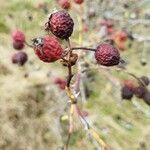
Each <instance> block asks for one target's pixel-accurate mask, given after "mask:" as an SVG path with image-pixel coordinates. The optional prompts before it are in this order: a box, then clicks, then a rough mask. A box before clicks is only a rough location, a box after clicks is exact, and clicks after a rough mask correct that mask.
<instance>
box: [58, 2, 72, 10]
mask: <svg viewBox="0 0 150 150" xmlns="http://www.w3.org/2000/svg"><path fill="white" fill-rule="evenodd" d="M58 3H59V5H60V6H61V7H62V8H63V9H69V8H70V6H71V4H70V2H69V0H59V1H58Z"/></svg>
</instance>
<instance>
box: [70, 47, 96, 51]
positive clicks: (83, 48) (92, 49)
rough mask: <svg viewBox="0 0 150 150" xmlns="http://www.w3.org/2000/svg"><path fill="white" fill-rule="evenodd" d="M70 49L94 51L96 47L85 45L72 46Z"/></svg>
mask: <svg viewBox="0 0 150 150" xmlns="http://www.w3.org/2000/svg"><path fill="white" fill-rule="evenodd" d="M71 50H87V51H93V52H95V50H96V49H94V48H87V47H72V48H71Z"/></svg>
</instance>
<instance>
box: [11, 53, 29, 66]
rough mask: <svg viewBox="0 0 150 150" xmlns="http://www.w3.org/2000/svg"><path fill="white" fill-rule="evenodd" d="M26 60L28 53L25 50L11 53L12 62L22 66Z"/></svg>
mask: <svg viewBox="0 0 150 150" xmlns="http://www.w3.org/2000/svg"><path fill="white" fill-rule="evenodd" d="M27 60H28V55H27V54H26V53H25V52H22V51H21V52H17V53H14V54H13V55H12V63H13V64H18V65H20V66H23V65H24V64H25V63H26V62H27Z"/></svg>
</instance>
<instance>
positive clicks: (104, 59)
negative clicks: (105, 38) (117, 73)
mask: <svg viewBox="0 0 150 150" xmlns="http://www.w3.org/2000/svg"><path fill="white" fill-rule="evenodd" d="M95 59H96V60H97V62H98V64H101V65H103V66H115V65H118V64H119V62H120V54H119V51H118V49H117V48H115V47H113V46H112V45H110V44H107V43H103V44H100V45H99V46H98V47H97V49H96V51H95Z"/></svg>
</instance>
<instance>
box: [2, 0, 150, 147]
mask: <svg viewBox="0 0 150 150" xmlns="http://www.w3.org/2000/svg"><path fill="white" fill-rule="evenodd" d="M70 3H71V6H70V7H68V8H67V11H68V12H69V13H70V15H71V16H72V17H73V20H74V23H75V27H74V32H73V35H72V37H71V43H72V45H74V46H84V47H92V48H95V47H96V46H97V45H98V44H99V43H100V42H102V41H105V40H108V41H111V42H115V46H117V47H118V48H119V49H120V53H121V57H122V59H123V60H125V64H124V65H125V66H126V68H127V70H128V71H129V72H131V73H133V74H135V75H136V76H137V77H141V76H143V75H145V76H147V77H150V67H149V66H150V64H149V60H150V51H149V50H150V42H149V41H150V1H149V0H142V1H140V0H111V1H110V0H93V1H92V0H85V1H84V2H83V4H82V5H78V4H76V3H75V2H74V1H73V0H72V1H71V2H70ZM62 7H63V8H64V6H62V5H61V4H60V3H59V2H58V1H57V0H43V1H42V0H7V1H6V0H0V150H35V149H36V150H43V149H44V150H57V149H58V150H59V149H61V146H63V144H64V142H65V141H66V138H67V128H68V105H67V101H68V98H67V96H66V93H65V90H64V85H60V84H57V83H56V80H57V81H58V79H61V81H62V82H61V83H62V84H63V83H64V82H63V81H64V79H65V78H66V76H67V71H66V68H65V67H63V66H62V64H60V63H58V62H56V63H52V64H50V63H44V62H42V61H40V60H39V59H37V57H36V55H35V54H34V51H33V49H32V48H30V47H28V46H25V47H24V49H23V51H24V52H25V53H26V54H27V55H28V61H27V62H26V64H25V65H23V66H19V65H16V64H13V63H12V56H13V54H14V53H15V52H16V50H15V49H14V48H13V45H12V38H11V33H12V32H13V31H15V30H20V31H22V32H24V34H25V36H26V40H27V42H28V43H31V40H32V39H33V38H35V37H39V36H42V35H45V34H46V32H45V31H44V29H45V23H46V22H47V20H48V17H49V14H50V13H51V12H52V11H53V10H54V9H58V10H59V9H62ZM109 24H111V25H109ZM120 32H124V33H125V34H126V39H125V40H121V41H120V40H118V34H119V35H120ZM61 44H62V45H63V47H65V44H66V43H65V42H64V41H61ZM80 56H81V59H80V63H79V64H80V65H81V67H82V68H83V69H85V70H88V71H85V73H83V75H82V83H81V85H80V88H81V90H82V93H81V96H80V97H79V103H80V107H81V108H82V110H83V111H84V112H85V114H86V116H87V119H88V121H89V122H90V124H91V125H92V126H94V127H95V128H96V130H97V132H98V133H99V134H100V136H101V138H102V139H103V140H104V141H106V143H107V144H108V145H109V146H110V148H111V149H112V150H148V149H149V147H150V142H149V141H150V107H149V105H147V104H146V103H145V102H144V101H143V100H142V99H140V98H137V97H136V96H134V97H133V98H132V100H122V97H121V87H122V83H123V81H124V80H132V81H134V82H137V81H136V80H135V78H133V77H132V76H130V75H129V74H126V73H125V72H123V71H120V70H117V69H116V68H109V69H107V68H103V67H98V66H97V65H95V63H94V62H93V60H92V59H93V58H94V56H93V53H88V54H87V53H83V56H82V53H80ZM82 57H83V58H82ZM91 64H92V65H91ZM90 67H91V69H89V68H90ZM74 72H75V73H76V67H75V68H74ZM147 88H149V87H147ZM75 122H76V123H75V127H76V129H75V132H74V133H73V135H72V137H71V141H70V145H69V149H70V150H77V149H79V150H96V149H100V148H98V146H97V143H95V142H94V141H93V140H91V139H89V137H88V136H87V133H86V131H85V130H84V128H82V125H81V124H80V121H79V120H78V119H76V120H75Z"/></svg>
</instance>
